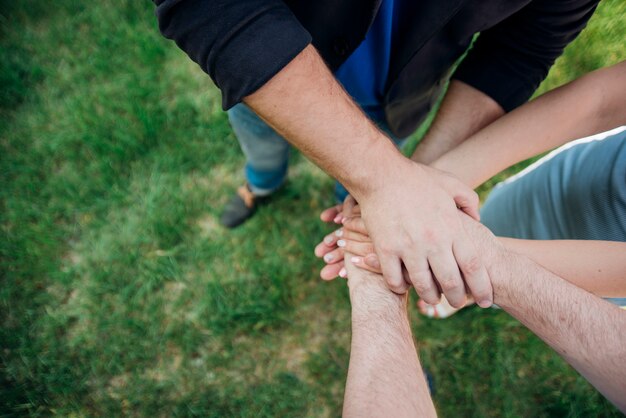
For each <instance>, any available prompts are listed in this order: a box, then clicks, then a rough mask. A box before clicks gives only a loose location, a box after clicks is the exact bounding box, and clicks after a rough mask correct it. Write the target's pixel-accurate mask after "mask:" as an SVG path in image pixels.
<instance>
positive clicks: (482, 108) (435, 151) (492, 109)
mask: <svg viewBox="0 0 626 418" xmlns="http://www.w3.org/2000/svg"><path fill="white" fill-rule="evenodd" d="M503 114H504V110H503V109H502V108H501V107H500V105H499V104H498V103H496V102H495V101H494V100H493V99H492V98H491V97H489V96H487V95H486V94H484V93H483V92H481V91H479V90H476V89H475V88H473V87H471V86H469V85H467V84H465V83H463V82H462V81H458V80H452V81H450V86H449V88H448V91H447V92H446V95H445V97H444V99H443V102H442V103H441V107H440V108H439V111H438V112H437V116H436V117H435V119H434V120H433V123H432V125H431V127H430V129H429V130H428V133H427V134H426V135H425V136H424V138H423V139H422V141H421V142H420V143H419V145H418V146H417V148H416V149H415V152H414V153H413V156H412V157H411V159H412V160H413V161H417V162H419V163H422V164H430V163H432V162H433V161H435V160H436V159H438V158H439V157H441V156H442V155H444V154H445V153H447V152H448V151H450V150H452V149H454V148H455V147H457V146H458V145H459V144H460V143H462V142H463V141H464V140H466V139H467V138H469V137H470V136H471V135H473V134H474V133H476V132H478V131H479V130H481V129H482V128H484V127H485V126H487V125H489V124H490V123H492V122H493V121H494V120H496V119H498V118H499V117H501V116H502V115H503Z"/></svg>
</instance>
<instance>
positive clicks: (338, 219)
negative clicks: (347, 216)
mask: <svg viewBox="0 0 626 418" xmlns="http://www.w3.org/2000/svg"><path fill="white" fill-rule="evenodd" d="M342 219H343V215H342V214H341V213H339V214H337V216H335V219H333V222H334V223H336V224H338V223H341V220H342Z"/></svg>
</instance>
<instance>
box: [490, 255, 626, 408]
mask: <svg viewBox="0 0 626 418" xmlns="http://www.w3.org/2000/svg"><path fill="white" fill-rule="evenodd" d="M490 275H491V277H492V280H493V285H494V301H495V303H497V304H498V305H499V306H500V307H502V308H503V309H504V310H506V311H507V312H508V313H510V314H511V315H513V316H514V317H515V318H517V319H518V320H519V321H520V322H522V323H523V324H524V325H525V326H527V327H528V328H529V329H530V330H531V331H533V332H534V333H535V334H537V335H538V336H539V337H540V338H541V339H543V340H544V341H545V342H546V343H547V344H549V345H550V346H551V347H552V348H553V349H554V350H556V351H557V352H558V353H559V354H560V355H561V356H563V357H564V358H565V360H567V361H568V362H569V363H570V364H571V365H572V366H573V367H574V368H575V369H576V370H578V371H579V372H580V373H581V374H582V375H583V376H584V377H585V378H586V379H587V380H589V382H590V383H591V384H592V385H594V386H595V387H596V388H597V389H598V390H599V391H600V392H601V393H602V394H603V395H604V396H606V397H607V398H608V399H609V400H610V401H611V402H613V403H614V404H615V405H616V406H617V407H618V408H620V409H621V410H622V412H624V411H626V398H624V393H626V363H625V362H624V359H626V334H625V333H624V332H623V330H624V329H626V312H625V311H622V310H621V309H619V308H618V307H616V306H614V305H611V304H610V303H608V302H605V301H603V300H601V299H600V298H597V297H595V296H593V295H591V294H589V293H587V292H586V291H584V290H582V289H580V288H578V287H576V286H574V285H572V284H570V283H568V282H566V281H565V280H563V279H561V278H559V277H557V276H555V275H554V274H552V273H550V272H549V271H547V270H545V269H543V268H542V267H540V266H539V265H537V264H536V263H534V262H533V261H531V260H529V259H527V258H525V257H524V256H520V255H514V254H509V255H508V256H506V257H505V258H503V259H502V262H500V263H498V264H497V266H496V267H495V268H492V269H491V270H490Z"/></svg>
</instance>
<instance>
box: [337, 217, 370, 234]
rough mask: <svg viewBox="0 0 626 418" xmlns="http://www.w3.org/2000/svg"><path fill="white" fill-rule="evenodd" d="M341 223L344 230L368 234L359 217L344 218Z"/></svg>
mask: <svg viewBox="0 0 626 418" xmlns="http://www.w3.org/2000/svg"><path fill="white" fill-rule="evenodd" d="M342 223H343V227H344V229H345V230H348V231H354V232H358V233H359V234H363V235H368V236H369V234H368V233H367V228H366V227H365V222H364V221H363V218H361V217H352V218H345V219H344V220H343V222H342Z"/></svg>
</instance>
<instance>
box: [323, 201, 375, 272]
mask: <svg viewBox="0 0 626 418" xmlns="http://www.w3.org/2000/svg"><path fill="white" fill-rule="evenodd" d="M360 214H361V209H360V207H359V206H358V204H357V202H356V200H355V199H354V198H353V197H352V196H350V195H348V196H347V197H346V199H345V200H344V202H343V203H340V204H338V205H335V206H333V207H330V208H328V209H326V210H324V211H323V212H322V213H321V215H320V219H321V220H322V221H324V222H334V223H336V224H339V225H341V224H342V222H343V221H344V220H346V219H349V218H351V217H355V216H359V215H360ZM342 234H343V229H342V228H339V229H337V230H336V231H334V232H332V233H330V234H328V235H327V236H326V237H324V239H323V240H322V242H320V243H319V244H317V246H316V247H315V256H317V257H320V258H323V259H324V261H325V262H326V264H327V265H326V266H324V267H323V268H322V270H321V271H320V277H321V278H322V279H324V280H332V279H334V278H335V277H337V276H339V277H343V278H346V277H347V272H346V269H345V268H344V251H343V248H342V247H339V246H338V245H337V242H338V241H340V240H341V238H342ZM368 239H369V238H368ZM344 242H345V241H344Z"/></svg>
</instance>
